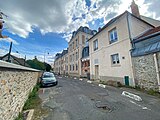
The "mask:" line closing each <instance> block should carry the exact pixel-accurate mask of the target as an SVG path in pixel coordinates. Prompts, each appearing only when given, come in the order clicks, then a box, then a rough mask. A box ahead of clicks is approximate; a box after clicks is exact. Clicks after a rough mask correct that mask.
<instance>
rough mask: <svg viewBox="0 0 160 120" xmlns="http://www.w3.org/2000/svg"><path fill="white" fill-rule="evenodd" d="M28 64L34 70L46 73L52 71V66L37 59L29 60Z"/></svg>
mask: <svg viewBox="0 0 160 120" xmlns="http://www.w3.org/2000/svg"><path fill="white" fill-rule="evenodd" d="M27 64H29V65H30V66H31V68H34V69H38V70H46V71H50V70H51V66H50V65H49V64H47V63H44V62H41V61H39V60H38V59H37V58H36V57H35V58H34V59H33V60H27Z"/></svg>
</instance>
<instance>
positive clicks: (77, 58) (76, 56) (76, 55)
mask: <svg viewBox="0 0 160 120" xmlns="http://www.w3.org/2000/svg"><path fill="white" fill-rule="evenodd" d="M76 60H78V52H76Z"/></svg>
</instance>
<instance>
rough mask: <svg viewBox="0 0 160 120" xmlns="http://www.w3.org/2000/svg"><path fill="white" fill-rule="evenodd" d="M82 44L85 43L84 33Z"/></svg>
mask: <svg viewBox="0 0 160 120" xmlns="http://www.w3.org/2000/svg"><path fill="white" fill-rule="evenodd" d="M82 44H85V36H84V35H82Z"/></svg>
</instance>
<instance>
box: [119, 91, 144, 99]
mask: <svg viewBox="0 0 160 120" xmlns="http://www.w3.org/2000/svg"><path fill="white" fill-rule="evenodd" d="M122 95H123V96H126V97H129V98H131V99H134V100H136V101H142V98H141V97H140V96H138V95H135V94H133V93H129V92H127V91H123V92H122Z"/></svg>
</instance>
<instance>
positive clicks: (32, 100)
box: [23, 85, 41, 110]
mask: <svg viewBox="0 0 160 120" xmlns="http://www.w3.org/2000/svg"><path fill="white" fill-rule="evenodd" d="M39 86H40V85H36V86H35V87H34V88H33V90H32V92H31V93H30V94H29V97H28V99H27V101H26V103H25V104H24V107H23V110H27V109H34V108H35V107H36V106H38V105H39V104H40V102H41V101H40V99H39V97H38V90H39Z"/></svg>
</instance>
